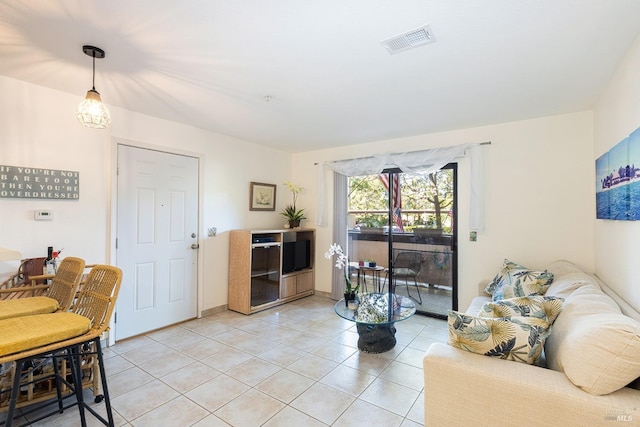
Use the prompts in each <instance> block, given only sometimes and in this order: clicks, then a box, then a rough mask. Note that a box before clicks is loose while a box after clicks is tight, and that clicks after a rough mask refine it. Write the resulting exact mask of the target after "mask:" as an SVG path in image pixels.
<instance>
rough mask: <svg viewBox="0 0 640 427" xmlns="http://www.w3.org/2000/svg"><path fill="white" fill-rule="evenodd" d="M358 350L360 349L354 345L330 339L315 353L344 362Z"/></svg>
mask: <svg viewBox="0 0 640 427" xmlns="http://www.w3.org/2000/svg"><path fill="white" fill-rule="evenodd" d="M357 351H358V350H357V349H355V348H353V347H350V346H347V345H344V344H340V343H337V342H335V341H329V342H327V343H325V345H323V346H322V347H320V348H318V349H317V350H316V351H314V352H313V354H315V355H316V356H320V357H323V358H325V359H329V360H332V361H334V362H338V363H342V362H344V361H345V360H346V359H348V358H349V357H351V356H352V355H353V354H354V353H355V352H357Z"/></svg>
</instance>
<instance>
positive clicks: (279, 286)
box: [228, 228, 315, 314]
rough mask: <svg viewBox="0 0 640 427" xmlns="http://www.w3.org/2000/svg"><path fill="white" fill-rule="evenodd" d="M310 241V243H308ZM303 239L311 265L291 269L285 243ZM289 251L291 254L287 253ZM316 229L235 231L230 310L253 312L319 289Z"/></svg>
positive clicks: (232, 236) (231, 247) (232, 235)
mask: <svg viewBox="0 0 640 427" xmlns="http://www.w3.org/2000/svg"><path fill="white" fill-rule="evenodd" d="M306 241H308V242H309V243H308V244H307V243H306ZM293 242H302V243H303V246H304V247H307V252H306V256H307V257H308V259H309V263H308V265H305V266H304V267H303V268H296V269H295V270H293V271H290V270H291V265H289V263H287V259H290V257H289V258H286V257H285V256H286V255H290V252H287V249H285V246H287V247H291V246H292V244H293ZM285 252H287V253H285ZM314 255H315V230H313V229H309V228H294V229H290V230H232V231H231V233H230V237H229V290H228V292H229V294H228V298H229V303H228V307H229V310H233V311H237V312H239V313H243V314H251V313H255V312H257V311H260V310H265V309H267V308H270V307H274V306H276V305H280V304H284V303H287V302H289V301H293V300H295V299H298V298H302V297H306V296H309V295H313V294H314V292H315V286H314V284H315V272H314V266H313V262H314Z"/></svg>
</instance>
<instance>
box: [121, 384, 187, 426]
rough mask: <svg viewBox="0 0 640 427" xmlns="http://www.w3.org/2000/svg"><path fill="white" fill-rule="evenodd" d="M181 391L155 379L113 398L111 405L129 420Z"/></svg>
mask: <svg viewBox="0 0 640 427" xmlns="http://www.w3.org/2000/svg"><path fill="white" fill-rule="evenodd" d="M178 395H179V393H178V392H177V391H175V390H174V389H172V388H171V387H169V386H168V385H166V384H164V383H162V382H160V381H159V380H154V381H152V382H150V383H148V384H145V385H144V386H141V387H139V388H137V389H134V390H131V391H130V392H128V393H125V394H122V395H120V396H118V397H116V398H115V399H111V406H112V407H113V408H114V409H115V410H116V411H118V413H119V414H120V415H122V416H123V417H124V418H125V419H127V420H134V419H136V418H138V417H139V416H141V415H144V414H146V413H147V412H149V411H151V410H153V409H155V408H157V407H159V406H160V405H162V404H164V403H166V402H168V401H170V400H172V399H175V398H176V397H178Z"/></svg>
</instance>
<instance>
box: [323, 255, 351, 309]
mask: <svg viewBox="0 0 640 427" xmlns="http://www.w3.org/2000/svg"><path fill="white" fill-rule="evenodd" d="M334 255H335V257H336V268H337V269H338V270H343V271H344V281H345V290H344V303H345V304H346V305H347V307H348V306H349V302H350V301H351V302H353V301H355V300H356V298H357V294H358V289H360V284H356V286H353V284H352V283H351V279H350V278H349V258H348V257H347V255H345V253H344V252H343V250H342V247H341V246H340V245H338V244H337V243H334V244H332V245H331V246H329V250H328V251H327V252H325V254H324V257H325V258H327V259H331V258H332V257H333V256H334Z"/></svg>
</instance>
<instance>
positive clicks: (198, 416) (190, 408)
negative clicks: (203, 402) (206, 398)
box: [131, 396, 209, 427]
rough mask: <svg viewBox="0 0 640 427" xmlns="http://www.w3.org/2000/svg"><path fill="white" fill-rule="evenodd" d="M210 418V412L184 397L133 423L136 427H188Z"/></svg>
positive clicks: (154, 410)
mask: <svg viewBox="0 0 640 427" xmlns="http://www.w3.org/2000/svg"><path fill="white" fill-rule="evenodd" d="M207 416H209V411H207V410H205V409H203V408H202V407H200V406H198V405H196V404H195V403H193V402H192V401H191V400H189V399H187V398H186V397H184V396H178V397H177V398H175V399H173V400H171V401H169V402H167V403H165V404H164V405H161V406H159V407H157V408H156V409H153V410H151V411H149V412H147V413H146V414H144V415H142V416H141V417H139V418H136V419H135V420H133V421H131V425H132V426H135V427H157V426H172V427H183V426H184V427H187V426H191V425H193V424H194V423H196V422H198V421H200V420H202V419H204V418H206V417H207Z"/></svg>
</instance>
